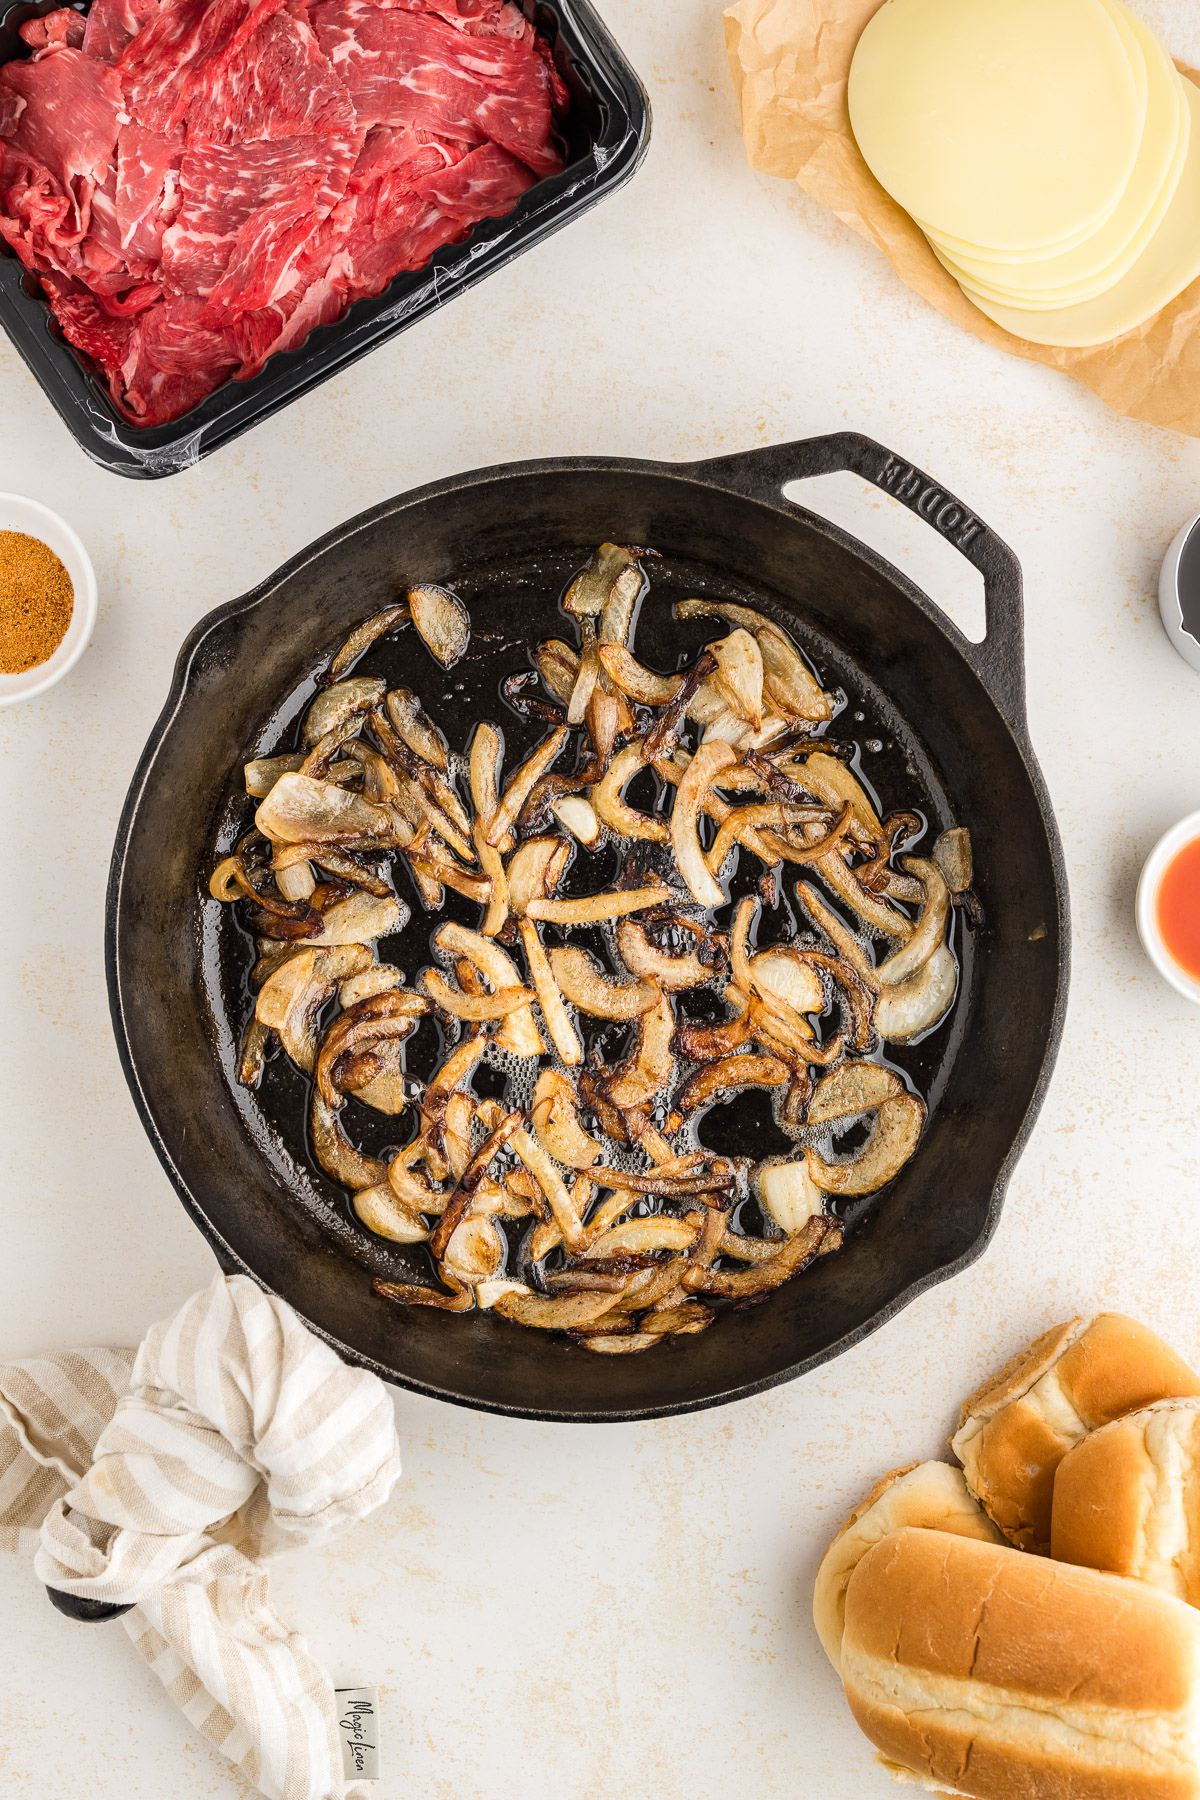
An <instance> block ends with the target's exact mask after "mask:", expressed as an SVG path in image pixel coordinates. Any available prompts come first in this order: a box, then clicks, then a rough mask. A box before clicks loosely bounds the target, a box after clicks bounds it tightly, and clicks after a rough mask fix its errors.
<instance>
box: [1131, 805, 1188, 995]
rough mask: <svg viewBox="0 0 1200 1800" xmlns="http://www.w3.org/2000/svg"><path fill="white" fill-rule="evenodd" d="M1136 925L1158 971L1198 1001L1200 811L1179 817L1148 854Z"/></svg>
mask: <svg viewBox="0 0 1200 1800" xmlns="http://www.w3.org/2000/svg"><path fill="white" fill-rule="evenodd" d="M1137 928H1138V935H1139V937H1140V938H1141V940H1142V944H1143V946H1144V948H1145V951H1146V954H1147V956H1148V957H1149V958H1150V960H1151V962H1152V963H1153V964H1154V966H1155V968H1156V969H1157V970H1158V972H1159V974H1160V975H1162V976H1163V978H1164V979H1165V980H1167V981H1169V982H1170V984H1171V986H1172V987H1173V988H1175V989H1176V990H1177V991H1178V992H1179V993H1181V994H1184V995H1186V997H1187V998H1188V999H1189V1000H1194V1001H1196V1002H1197V1003H1198V1004H1200V812H1194V813H1189V814H1188V816H1187V818H1186V819H1180V821H1179V823H1178V825H1173V826H1172V827H1171V829H1170V831H1168V832H1165V833H1164V834H1163V836H1162V837H1161V838H1159V840H1158V842H1157V844H1155V846H1154V848H1153V850H1152V851H1151V852H1150V854H1149V856H1148V857H1147V858H1146V864H1145V867H1144V868H1143V870H1142V876H1141V880H1140V881H1139V882H1138V891H1137Z"/></svg>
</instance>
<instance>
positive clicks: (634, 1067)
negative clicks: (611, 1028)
mask: <svg viewBox="0 0 1200 1800" xmlns="http://www.w3.org/2000/svg"><path fill="white" fill-rule="evenodd" d="M674 1036H675V1014H674V1012H673V1011H672V1009H671V1002H670V1001H669V1000H668V998H667V996H666V995H665V994H660V996H659V999H658V1004H657V1005H656V1006H652V1007H650V1008H649V1009H648V1010H647V1011H646V1012H644V1013H642V1014H641V1015H640V1017H639V1018H638V1022H637V1042H636V1044H635V1046H634V1049H633V1053H632V1055H630V1056H629V1057H628V1058H627V1059H626V1060H625V1062H624V1063H623V1064H622V1065H621V1067H620V1068H619V1069H618V1070H617V1072H616V1073H615V1074H613V1075H610V1076H608V1078H607V1079H606V1081H605V1083H604V1091H605V1094H606V1097H607V1099H608V1101H609V1103H610V1105H612V1106H615V1107H618V1108H625V1107H630V1106H645V1105H647V1103H648V1102H649V1101H651V1100H653V1099H654V1097H655V1095H656V1094H658V1093H659V1092H660V1091H661V1090H662V1089H663V1088H664V1087H666V1085H667V1083H668V1082H669V1081H670V1080H671V1077H672V1076H673V1075H674V1073H675V1058H674V1055H673V1053H672V1050H671V1043H672V1039H673V1038H674Z"/></svg>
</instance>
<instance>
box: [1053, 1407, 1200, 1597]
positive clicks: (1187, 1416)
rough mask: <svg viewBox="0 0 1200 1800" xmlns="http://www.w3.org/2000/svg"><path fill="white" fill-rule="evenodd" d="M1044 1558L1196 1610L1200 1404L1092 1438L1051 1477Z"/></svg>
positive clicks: (1145, 1416)
mask: <svg viewBox="0 0 1200 1800" xmlns="http://www.w3.org/2000/svg"><path fill="white" fill-rule="evenodd" d="M1050 1544H1051V1554H1052V1555H1053V1556H1054V1557H1055V1558H1056V1559H1058V1560H1059V1561H1061V1562H1069V1563H1080V1564H1082V1565H1083V1566H1085V1567H1086V1568H1089V1569H1109V1570H1111V1571H1112V1572H1113V1574H1115V1575H1131V1576H1133V1577H1134V1578H1135V1579H1136V1580H1138V1581H1147V1582H1149V1583H1150V1585H1151V1586H1152V1587H1158V1588H1162V1590H1163V1591H1164V1593H1168V1594H1174V1595H1175V1597H1176V1598H1177V1599H1179V1600H1186V1601H1188V1602H1189V1604H1190V1605H1192V1606H1198V1605H1200V1400H1162V1401H1160V1402H1159V1403H1158V1405H1156V1406H1150V1407H1146V1408H1145V1409H1144V1410H1143V1411H1141V1412H1136V1413H1130V1414H1129V1416H1128V1417H1127V1418H1124V1419H1118V1420H1117V1421H1116V1422H1115V1423H1114V1424H1112V1425H1105V1426H1104V1427H1103V1428H1102V1429H1101V1430H1100V1431H1093V1432H1091V1433H1090V1435H1089V1436H1087V1437H1085V1438H1084V1440H1083V1442H1082V1443H1080V1444H1077V1445H1076V1446H1075V1448H1074V1449H1073V1450H1071V1451H1070V1452H1069V1453H1068V1454H1067V1455H1066V1456H1065V1457H1064V1458H1063V1460H1062V1462H1061V1463H1060V1464H1059V1467H1058V1474H1057V1475H1056V1476H1055V1479H1054V1511H1053V1516H1052V1522H1051V1534H1050Z"/></svg>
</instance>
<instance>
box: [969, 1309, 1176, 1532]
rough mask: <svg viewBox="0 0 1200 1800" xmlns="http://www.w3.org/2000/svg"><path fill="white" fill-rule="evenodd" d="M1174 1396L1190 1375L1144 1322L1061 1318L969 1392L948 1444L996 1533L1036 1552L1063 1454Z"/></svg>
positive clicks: (1102, 1316)
mask: <svg viewBox="0 0 1200 1800" xmlns="http://www.w3.org/2000/svg"><path fill="white" fill-rule="evenodd" d="M1184 1395H1200V1379H1198V1378H1197V1376H1196V1374H1195V1373H1194V1371H1193V1370H1192V1369H1190V1368H1189V1367H1188V1365H1187V1364H1186V1363H1185V1362H1183V1361H1182V1359H1181V1358H1180V1357H1178V1356H1176V1355H1175V1352H1174V1351H1173V1350H1171V1349H1169V1348H1168V1346H1167V1345H1166V1344H1164V1343H1163V1341H1162V1339H1161V1338H1159V1337H1156V1336H1155V1334H1154V1332H1152V1331H1149V1330H1147V1328H1146V1327H1145V1326H1144V1325H1139V1324H1138V1323H1137V1321H1136V1320H1135V1319H1127V1318H1125V1317H1124V1316H1123V1315H1122V1314H1120V1313H1099V1314H1097V1315H1096V1316H1095V1317H1094V1318H1091V1319H1082V1318H1077V1319H1070V1320H1068V1321H1067V1322H1066V1323H1065V1324H1062V1325H1056V1326H1054V1327H1053V1329H1052V1330H1050V1331H1048V1332H1046V1333H1044V1334H1043V1336H1042V1337H1040V1338H1038V1339H1037V1341H1036V1342H1035V1343H1033V1344H1031V1345H1030V1347H1029V1348H1028V1349H1027V1350H1024V1351H1022V1352H1021V1353H1020V1354H1019V1355H1018V1356H1015V1357H1014V1358H1013V1359H1012V1361H1011V1362H1009V1363H1007V1364H1006V1365H1005V1367H1004V1368H1003V1369H1002V1370H1001V1371H1000V1373H999V1374H998V1375H997V1376H995V1377H994V1378H993V1379H992V1380H991V1381H989V1382H986V1383H985V1384H984V1386H983V1387H981V1388H980V1389H979V1390H978V1391H977V1392H976V1393H974V1394H972V1396H971V1397H970V1399H969V1400H967V1401H966V1402H965V1403H964V1405H963V1409H962V1415H961V1418H960V1422H959V1428H958V1430H957V1432H956V1433H955V1435H954V1438H953V1439H952V1443H951V1448H952V1449H953V1451H954V1454H955V1455H956V1456H957V1457H958V1459H959V1461H960V1462H961V1463H962V1466H963V1471H964V1474H965V1475H966V1480H967V1486H968V1488H969V1489H970V1491H971V1493H972V1494H973V1495H974V1496H975V1498H976V1499H977V1500H978V1501H979V1503H980V1505H981V1506H982V1507H983V1508H984V1510H985V1511H986V1512H987V1513H988V1515H989V1517H990V1518H992V1519H993V1520H994V1521H995V1523H996V1524H997V1525H998V1526H999V1528H1000V1530H1001V1531H1002V1532H1003V1533H1004V1535H1005V1536H1006V1537H1007V1538H1009V1539H1010V1540H1011V1541H1012V1542H1013V1543H1014V1544H1017V1545H1019V1546H1020V1547H1021V1548H1022V1549H1023V1550H1033V1551H1037V1552H1038V1553H1040V1554H1043V1555H1045V1554H1047V1553H1048V1552H1049V1549H1050V1524H1051V1511H1052V1504H1053V1494H1054V1477H1055V1472H1056V1470H1057V1468H1058V1465H1059V1463H1060V1462H1061V1461H1062V1459H1063V1457H1064V1456H1065V1455H1066V1453H1067V1451H1068V1450H1070V1449H1072V1448H1073V1446H1074V1445H1075V1444H1077V1443H1079V1442H1080V1441H1081V1439H1083V1438H1084V1437H1086V1436H1087V1434H1088V1432H1089V1431H1094V1430H1096V1429H1098V1428H1099V1427H1100V1426H1103V1425H1107V1424H1109V1423H1110V1422H1111V1421H1112V1420H1114V1419H1118V1418H1121V1417H1122V1416H1123V1415H1124V1414H1125V1413H1129V1412H1133V1411H1136V1410H1138V1409H1139V1408H1142V1407H1146V1406H1149V1405H1152V1404H1153V1403H1154V1402H1155V1401H1158V1400H1166V1399H1172V1398H1176V1397H1178V1396H1184Z"/></svg>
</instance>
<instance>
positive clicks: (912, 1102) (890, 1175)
mask: <svg viewBox="0 0 1200 1800" xmlns="http://www.w3.org/2000/svg"><path fill="white" fill-rule="evenodd" d="M864 1114H873V1115H874V1127H873V1130H872V1132H871V1136H870V1137H869V1138H868V1139H867V1142H866V1144H865V1145H864V1146H863V1148H862V1149H861V1150H860V1151H859V1152H858V1153H857V1154H856V1155H855V1156H854V1157H852V1158H851V1159H850V1160H848V1161H845V1162H830V1161H829V1160H828V1158H826V1157H825V1156H823V1155H822V1154H821V1152H820V1151H819V1150H817V1149H816V1148H814V1147H812V1146H810V1147H809V1148H808V1150H807V1151H806V1152H805V1159H806V1161H807V1163H808V1172H809V1174H810V1175H811V1176H812V1178H813V1180H814V1182H815V1183H816V1185H817V1186H818V1187H819V1188H820V1189H821V1190H822V1192H824V1193H827V1194H849V1195H853V1194H873V1193H874V1192H875V1190H876V1189H877V1188H881V1187H883V1185H884V1183H885V1182H888V1181H891V1180H893V1179H894V1178H895V1176H897V1175H898V1174H899V1173H900V1170H901V1169H902V1168H903V1167H904V1164H905V1163H906V1162H907V1161H908V1159H909V1157H910V1156H911V1155H912V1153H913V1151H914V1150H915V1149H916V1147H917V1142H918V1140H919V1138H920V1136H921V1130H922V1128H923V1126H924V1123H925V1107H924V1105H923V1103H922V1102H921V1101H920V1100H918V1099H917V1097H916V1095H915V1094H910V1093H909V1091H908V1089H907V1088H906V1087H905V1085H904V1083H903V1082H902V1081H901V1079H900V1077H899V1076H898V1075H897V1074H895V1073H894V1071H893V1070H891V1069H886V1068H884V1067H883V1065H882V1064H880V1063H861V1062H860V1063H843V1064H842V1066H841V1067H840V1068H838V1069H834V1070H832V1071H831V1073H830V1074H828V1075H826V1076H825V1077H824V1079H823V1080H822V1081H821V1082H820V1083H819V1085H818V1087H817V1090H816V1092H815V1093H814V1095H813V1098H812V1101H811V1104H810V1106H809V1109H808V1122H809V1124H810V1125H812V1126H820V1125H837V1124H846V1123H848V1122H849V1121H851V1120H852V1119H855V1118H859V1117H861V1116H862V1115H864Z"/></svg>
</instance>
